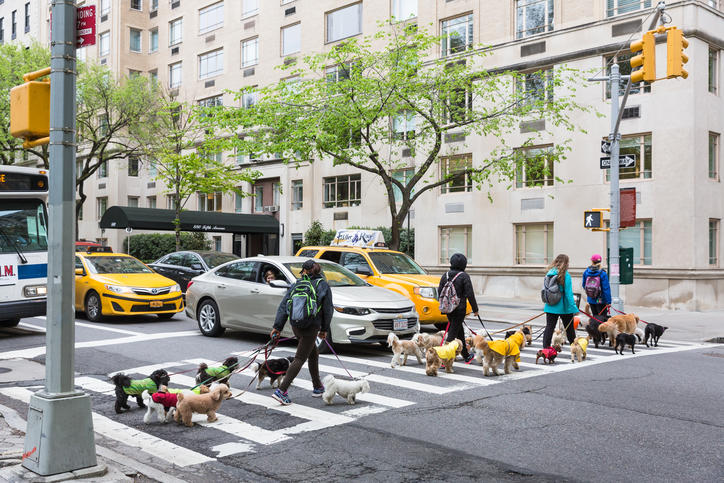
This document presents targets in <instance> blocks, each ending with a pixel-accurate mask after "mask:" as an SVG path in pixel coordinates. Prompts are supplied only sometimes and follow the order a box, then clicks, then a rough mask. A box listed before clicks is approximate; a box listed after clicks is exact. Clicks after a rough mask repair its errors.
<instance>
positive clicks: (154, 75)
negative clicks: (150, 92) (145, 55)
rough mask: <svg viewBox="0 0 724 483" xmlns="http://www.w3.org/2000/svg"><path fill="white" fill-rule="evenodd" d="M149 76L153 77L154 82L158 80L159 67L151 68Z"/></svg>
mask: <svg viewBox="0 0 724 483" xmlns="http://www.w3.org/2000/svg"><path fill="white" fill-rule="evenodd" d="M148 78H149V79H151V81H152V82H158V69H153V70H149V71H148Z"/></svg>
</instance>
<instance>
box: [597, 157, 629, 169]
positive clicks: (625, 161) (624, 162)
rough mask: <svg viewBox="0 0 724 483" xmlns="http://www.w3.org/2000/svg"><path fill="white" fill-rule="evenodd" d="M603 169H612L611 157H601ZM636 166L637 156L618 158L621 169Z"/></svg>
mask: <svg viewBox="0 0 724 483" xmlns="http://www.w3.org/2000/svg"><path fill="white" fill-rule="evenodd" d="M600 166H601V169H611V158H610V157H609V156H603V157H601V161H600ZM634 166H636V155H635V154H626V155H624V156H619V157H618V167H619V168H633V167H634Z"/></svg>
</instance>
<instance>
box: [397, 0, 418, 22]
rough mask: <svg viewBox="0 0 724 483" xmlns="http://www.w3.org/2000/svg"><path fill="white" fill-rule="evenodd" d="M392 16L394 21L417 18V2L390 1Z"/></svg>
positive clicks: (412, 0) (415, 0)
mask: <svg viewBox="0 0 724 483" xmlns="http://www.w3.org/2000/svg"><path fill="white" fill-rule="evenodd" d="M392 16H393V17H395V20H407V19H408V18H412V17H417V0H392Z"/></svg>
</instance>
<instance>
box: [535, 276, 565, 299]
mask: <svg viewBox="0 0 724 483" xmlns="http://www.w3.org/2000/svg"><path fill="white" fill-rule="evenodd" d="M557 277H558V274H554V275H546V276H545V278H544V279H543V290H541V291H540V298H541V300H543V302H545V303H546V304H548V305H556V304H557V303H558V302H560V301H561V299H562V298H563V293H561V286H560V285H558V280H557V279H556V278H557Z"/></svg>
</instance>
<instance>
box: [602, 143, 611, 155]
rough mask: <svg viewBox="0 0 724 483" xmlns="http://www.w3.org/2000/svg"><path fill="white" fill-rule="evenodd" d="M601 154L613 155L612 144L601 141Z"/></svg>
mask: <svg viewBox="0 0 724 483" xmlns="http://www.w3.org/2000/svg"><path fill="white" fill-rule="evenodd" d="M601 152H602V153H603V154H611V143H610V142H608V141H605V140H601Z"/></svg>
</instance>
